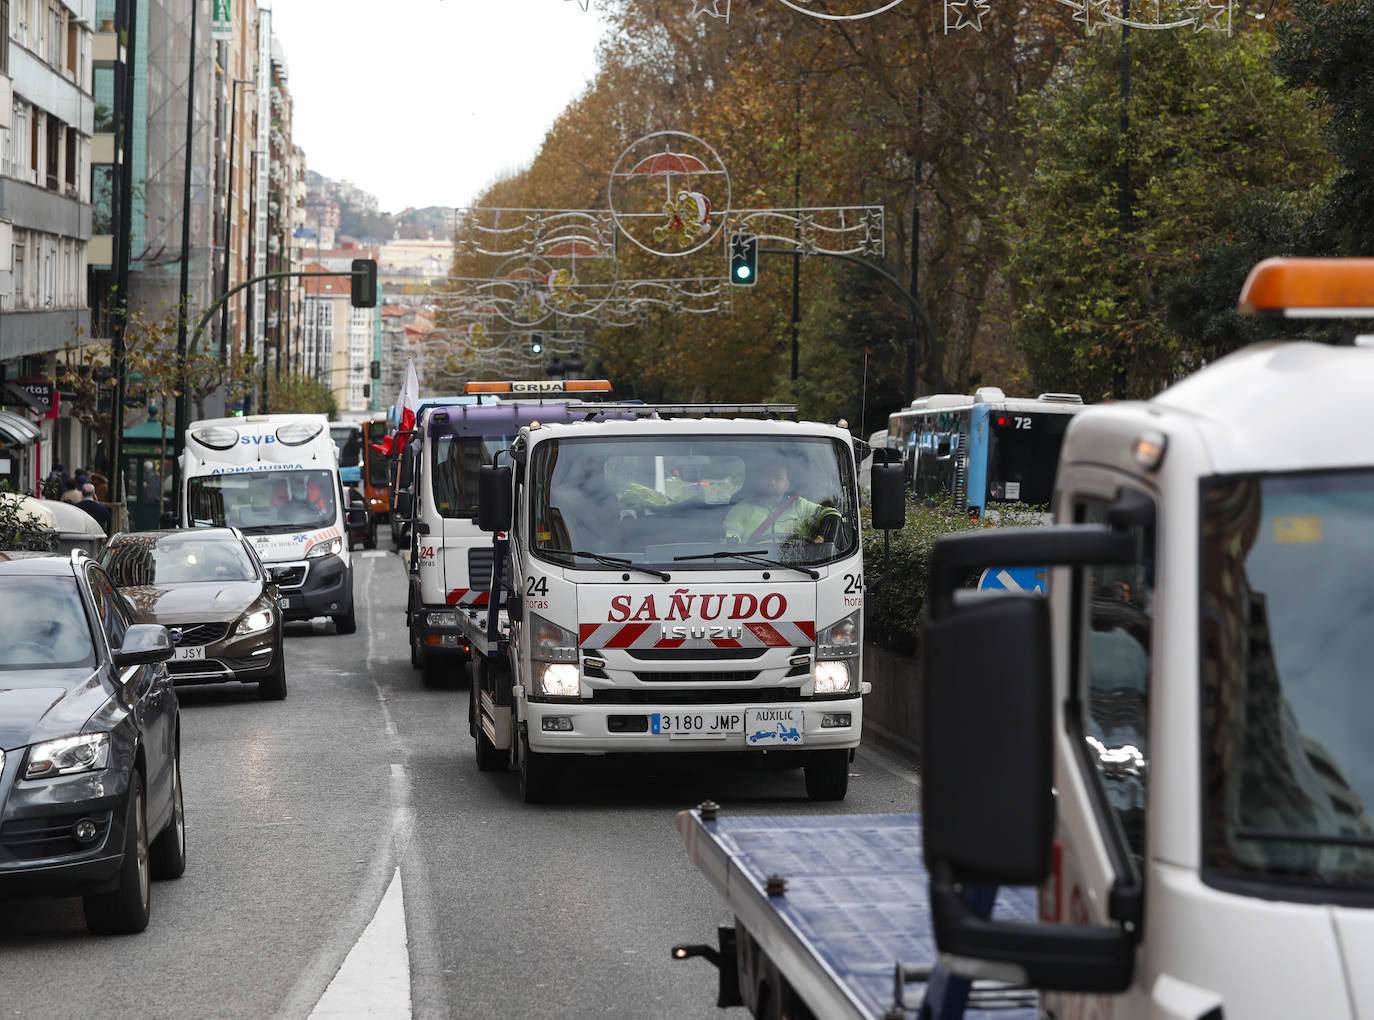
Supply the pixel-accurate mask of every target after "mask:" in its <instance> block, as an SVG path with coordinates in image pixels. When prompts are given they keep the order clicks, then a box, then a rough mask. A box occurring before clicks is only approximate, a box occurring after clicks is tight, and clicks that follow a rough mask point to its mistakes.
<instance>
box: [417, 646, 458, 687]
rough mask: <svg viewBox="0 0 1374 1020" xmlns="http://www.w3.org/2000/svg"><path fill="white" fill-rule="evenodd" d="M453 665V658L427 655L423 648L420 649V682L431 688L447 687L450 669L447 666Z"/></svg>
mask: <svg viewBox="0 0 1374 1020" xmlns="http://www.w3.org/2000/svg"><path fill="white" fill-rule="evenodd" d="M451 665H452V661H451V660H449V659H443V658H440V657H439V656H437V655H427V654H426V653H425V651H424V649H423V648H422V649H421V650H420V683H422V684H424V685H425V686H426V687H429V688H434V687H447V686H448V681H449V671H448V669H446V668H445V667H446V666H451Z"/></svg>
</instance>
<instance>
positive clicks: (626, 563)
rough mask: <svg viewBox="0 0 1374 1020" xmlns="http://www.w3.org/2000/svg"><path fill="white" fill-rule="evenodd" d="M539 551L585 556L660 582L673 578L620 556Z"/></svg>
mask: <svg viewBox="0 0 1374 1020" xmlns="http://www.w3.org/2000/svg"><path fill="white" fill-rule="evenodd" d="M539 551H540V552H541V553H543V554H545V555H549V554H550V553H554V554H557V555H559V556H585V557H587V559H589V560H596V562H598V563H604V564H606V565H607V566H610V567H629V568H630V569H631V570H638V571H639V572H640V573H642V574H652V575H653V576H654V577H656V578H658V579H659V580H660V581H671V580H672V579H673V576H672V575H671V574H669V573H668V572H667V571H666V570H658V569H656V568H654V567H645V566H641V565H640V564H638V563H635V562H633V561H631V560H627V559H625V558H623V557H621V556H602V555H601V554H600V553H594V552H586V551H584V550H582V549H578V550H576V551H572V552H570V551H568V550H567V549H540V550H539Z"/></svg>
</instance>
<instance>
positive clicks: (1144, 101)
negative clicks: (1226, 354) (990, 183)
mask: <svg viewBox="0 0 1374 1020" xmlns="http://www.w3.org/2000/svg"><path fill="white" fill-rule="evenodd" d="M1273 45H1274V44H1273V39H1272V37H1271V36H1269V35H1266V34H1263V33H1260V32H1247V33H1243V34H1240V35H1238V36H1236V37H1234V38H1226V37H1224V36H1220V35H1215V34H1212V33H1198V34H1196V35H1187V34H1180V33H1162V32H1160V33H1148V32H1137V33H1135V34H1134V35H1133V37H1132V40H1131V48H1132V60H1131V71H1130V83H1131V84H1130V108H1129V114H1130V116H1129V133H1128V134H1127V135H1126V136H1124V137H1123V135H1122V132H1121V104H1120V81H1121V51H1120V46H1119V39H1118V38H1115V37H1106V36H1103V37H1095V38H1093V39H1091V40H1088V41H1086V42H1084V43H1083V44H1082V45H1081V46H1080V47H1079V48H1078V51H1077V53H1076V55H1075V59H1074V60H1073V61H1072V63H1071V64H1065V65H1064V66H1063V67H1061V68H1060V71H1059V73H1058V74H1057V75H1056V76H1055V77H1054V79H1053V80H1052V81H1051V82H1050V83H1049V84H1048V85H1047V86H1046V87H1045V88H1044V89H1043V90H1041V91H1040V92H1039V93H1038V94H1037V95H1036V96H1035V97H1034V98H1033V99H1032V100H1031V101H1029V102H1027V104H1026V108H1025V111H1024V120H1023V123H1024V132H1025V138H1026V140H1027V143H1028V146H1029V147H1030V148H1031V150H1032V152H1033V156H1034V158H1035V170H1034V173H1033V174H1032V175H1031V176H1030V178H1029V180H1028V182H1027V187H1026V189H1025V192H1024V195H1023V198H1022V201H1021V202H1020V203H1019V205H1018V208H1017V219H1018V225H1019V226H1020V227H1021V229H1020V231H1019V232H1018V234H1017V238H1016V241H1015V243H1014V244H1013V246H1012V251H1011V256H1012V257H1011V261H1010V266H1009V277H1010V280H1011V284H1012V287H1013V293H1014V295H1015V298H1016V302H1017V307H1018V312H1019V316H1018V319H1017V321H1016V325H1015V335H1016V337H1017V340H1018V342H1019V343H1020V345H1021V346H1022V348H1023V349H1024V350H1025V352H1026V355H1027V357H1028V359H1029V361H1030V363H1031V369H1032V372H1033V375H1034V378H1035V382H1036V385H1037V387H1038V388H1039V389H1042V390H1061V391H1073V392H1078V393H1081V394H1083V397H1084V399H1086V400H1090V401H1091V400H1099V399H1102V398H1104V397H1108V396H1136V397H1146V396H1150V395H1152V394H1153V393H1155V392H1157V391H1158V390H1159V389H1160V388H1161V387H1162V386H1164V385H1165V384H1167V383H1168V382H1169V381H1171V380H1172V379H1175V378H1177V377H1179V376H1180V375H1182V374H1185V373H1186V372H1188V371H1191V370H1192V369H1194V368H1196V367H1197V366H1198V365H1200V364H1201V363H1202V362H1203V361H1204V360H1205V359H1207V358H1209V357H1213V356H1215V355H1216V354H1218V353H1221V352H1223V351H1224V350H1225V349H1229V348H1230V347H1231V346H1234V345H1238V344H1239V343H1241V342H1243V341H1244V339H1245V338H1246V330H1245V329H1244V328H1242V327H1240V326H1239V325H1238V324H1236V323H1235V322H1234V317H1226V316H1221V315H1220V313H1221V312H1222V311H1223V309H1222V308H1214V306H1213V304H1212V302H1214V301H1215V300H1217V298H1218V295H1217V294H1216V293H1215V292H1213V291H1212V290H1210V289H1202V288H1200V287H1199V279H1198V278H1199V275H1200V274H1204V273H1212V274H1217V275H1215V276H1214V278H1213V286H1215V287H1217V288H1218V289H1219V290H1225V291H1227V292H1228V296H1227V297H1226V302H1227V304H1228V305H1229V306H1230V307H1234V303H1235V298H1236V294H1237V293H1238V292H1239V282H1240V281H1239V280H1236V279H1235V278H1234V277H1235V273H1237V272H1239V271H1240V266H1241V265H1242V264H1243V265H1245V267H1246V268H1248V266H1249V265H1250V264H1253V261H1254V258H1253V256H1254V255H1255V254H1257V253H1258V252H1257V251H1256V248H1258V247H1260V246H1262V245H1266V244H1269V243H1271V242H1272V241H1274V240H1275V239H1276V238H1277V237H1280V236H1284V235H1286V234H1287V233H1288V231H1289V230H1291V229H1292V227H1293V224H1294V222H1295V220H1297V219H1300V218H1301V213H1300V211H1295V209H1297V210H1300V209H1301V206H1302V204H1303V202H1304V200H1305V197H1306V196H1310V193H1311V191H1312V188H1313V186H1314V185H1317V184H1320V183H1321V182H1323V181H1324V180H1326V179H1327V177H1328V176H1329V174H1330V172H1331V159H1330V156H1329V154H1328V153H1327V152H1326V150H1325V149H1324V148H1323V147H1322V145H1321V141H1320V136H1319V132H1318V123H1317V121H1316V119H1315V118H1313V117H1312V115H1311V112H1310V110H1309V109H1308V106H1307V102H1308V96H1307V94H1306V93H1304V92H1301V91H1295V90H1293V89H1290V88H1288V87H1286V86H1285V84H1284V83H1283V81H1282V80H1281V79H1280V78H1279V76H1278V74H1277V73H1276V71H1275V69H1274V66H1273V64H1272V62H1271V60H1270V54H1271V52H1272V50H1273ZM1123 159H1125V160H1127V161H1128V163H1129V167H1130V191H1129V202H1128V204H1127V205H1126V209H1127V216H1126V219H1125V220H1124V221H1123V217H1122V211H1123V204H1122V201H1121V194H1122V193H1121V191H1120V188H1119V185H1120V180H1121V178H1120V176H1119V170H1120V167H1121V165H1122V161H1123ZM1257 230H1258V233H1257V232H1256V231H1257ZM1242 237H1243V238H1245V239H1246V240H1247V242H1248V243H1249V245H1250V247H1249V248H1248V249H1247V250H1243V251H1240V250H1232V251H1230V253H1229V256H1228V257H1225V258H1222V259H1221V260H1219V261H1218V260H1216V259H1215V252H1214V251H1213V256H1214V257H1213V259H1212V260H1211V261H1205V258H1206V253H1207V252H1209V250H1212V249H1214V248H1216V247H1221V248H1228V249H1229V248H1230V247H1231V246H1232V245H1234V244H1235V242H1236V240H1237V238H1242ZM1264 254H1273V251H1272V250H1271V251H1267V252H1264ZM1243 278H1244V274H1243V272H1241V279H1243ZM1190 295H1191V296H1190ZM1170 297H1172V298H1173V300H1174V302H1175V304H1176V308H1175V317H1174V325H1175V326H1177V324H1178V323H1179V322H1183V323H1185V324H1187V323H1189V322H1191V323H1192V327H1193V335H1191V336H1189V335H1187V334H1183V335H1180V333H1178V332H1176V331H1175V328H1171V326H1170V324H1169V323H1168V322H1166V321H1165V317H1164V316H1163V315H1162V314H1161V309H1162V307H1163V304H1164V301H1165V300H1166V299H1168V298H1170ZM1205 310H1214V311H1215V312H1216V313H1217V315H1218V316H1220V317H1214V316H1213V315H1210V314H1204V311H1205Z"/></svg>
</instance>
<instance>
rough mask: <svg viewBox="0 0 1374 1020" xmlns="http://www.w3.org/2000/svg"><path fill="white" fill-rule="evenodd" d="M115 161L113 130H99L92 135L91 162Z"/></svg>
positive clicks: (97, 163)
mask: <svg viewBox="0 0 1374 1020" xmlns="http://www.w3.org/2000/svg"><path fill="white" fill-rule="evenodd" d="M114 161H115V136H114V132H112V131H98V132H96V133H95V134H93V135H91V162H92V163H93V164H96V165H99V164H101V163H113V162H114Z"/></svg>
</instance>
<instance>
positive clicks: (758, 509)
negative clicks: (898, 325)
mask: <svg viewBox="0 0 1374 1020" xmlns="http://www.w3.org/2000/svg"><path fill="white" fill-rule="evenodd" d="M530 478H531V480H532V485H533V487H534V490H533V493H532V497H531V504H532V506H533V518H532V520H531V522H530V525H531V528H532V539H533V541H532V545H533V547H534V550H535V552H536V553H537V554H539V555H541V556H543V557H545V558H546V559H550V560H553V561H556V562H559V563H562V564H567V565H572V566H578V567H591V568H598V567H600V568H602V569H604V563H598V561H596V560H594V559H592V558H591V557H589V556H577V555H574V554H576V553H595V554H597V555H598V556H601V557H614V558H617V559H620V560H624V561H627V562H629V563H633V564H643V565H652V566H656V567H672V568H673V569H675V570H680V569H688V568H702V567H710V568H715V569H719V568H720V567H722V566H726V567H732V568H734V567H745V566H749V563H748V561H747V559H746V558H745V554H749V555H752V556H755V557H757V556H763V557H766V558H770V559H775V560H781V561H783V562H786V563H789V564H799V565H801V564H816V563H824V562H828V561H830V560H832V559H835V558H836V557H838V556H843V555H847V554H849V553H851V552H852V551H853V550H854V548H855V544H856V543H857V541H858V521H857V511H856V507H855V499H854V495H853V494H854V473H853V461H852V458H851V457H850V456H849V454H848V450H847V448H846V446H845V444H843V443H840V442H836V441H832V440H829V439H824V438H798V439H787V440H761V439H759V438H757V437H738V438H737V437H718V438H703V437H701V436H693V437H691V438H681V439H679V438H674V437H667V436H655V437H652V438H645V439H642V440H641V439H635V440H628V439H615V440H605V439H560V440H553V441H549V442H544V443H540V444H539V445H538V447H537V448H536V454H535V457H534V462H533V464H532V465H531V471H530ZM751 569H757V561H756V562H755V564H754V565H753V566H752V567H751Z"/></svg>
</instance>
